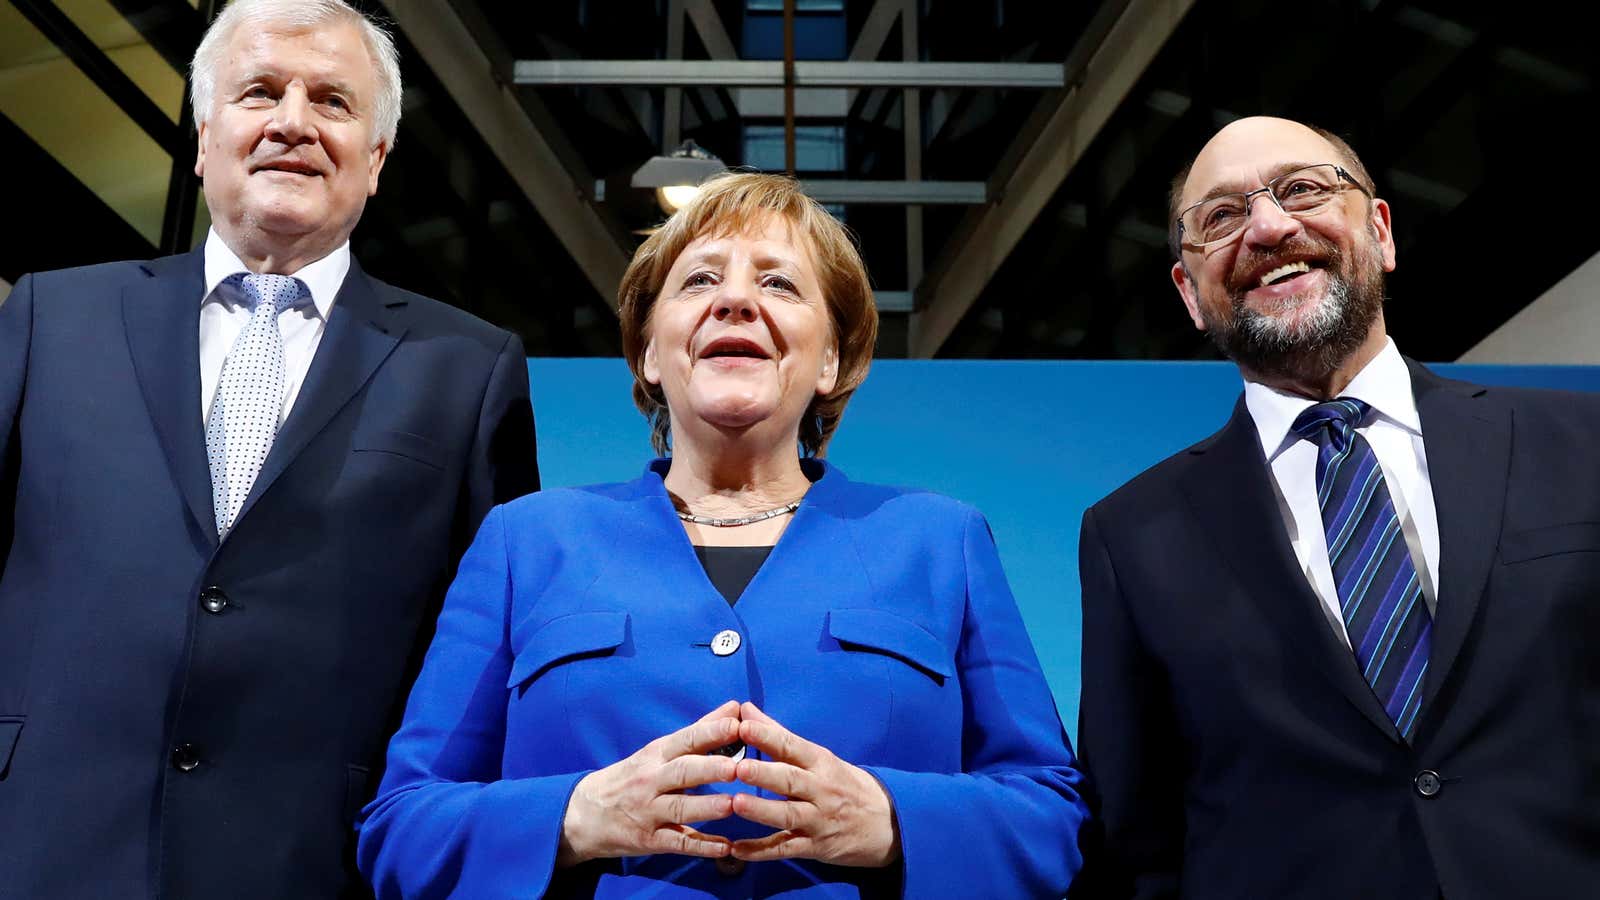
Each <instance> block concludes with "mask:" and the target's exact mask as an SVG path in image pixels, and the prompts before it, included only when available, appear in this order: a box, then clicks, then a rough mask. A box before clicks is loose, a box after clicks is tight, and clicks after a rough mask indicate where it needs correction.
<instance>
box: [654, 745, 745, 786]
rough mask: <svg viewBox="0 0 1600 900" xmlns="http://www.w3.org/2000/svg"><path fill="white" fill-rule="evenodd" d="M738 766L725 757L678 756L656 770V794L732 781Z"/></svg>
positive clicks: (702, 755) (704, 755)
mask: <svg viewBox="0 0 1600 900" xmlns="http://www.w3.org/2000/svg"><path fill="white" fill-rule="evenodd" d="M738 765H739V764H738V763H736V762H734V761H733V760H731V759H729V758H728V757H726V756H714V755H708V754H694V755H691V756H680V757H678V758H676V759H674V760H671V761H669V762H667V763H666V764H664V765H662V766H661V767H660V768H659V769H657V770H656V783H655V789H656V793H658V794H670V793H672V792H673V791H681V790H685V789H687V788H692V787H699V786H700V785H702V784H716V783H718V782H723V781H732V780H733V778H734V775H735V774H736V773H737V772H738Z"/></svg>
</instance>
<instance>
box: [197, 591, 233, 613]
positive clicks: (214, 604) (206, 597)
mask: <svg viewBox="0 0 1600 900" xmlns="http://www.w3.org/2000/svg"><path fill="white" fill-rule="evenodd" d="M200 608H201V609H203V610H205V611H206V612H208V613H211V614H212V615H214V616H216V615H221V614H222V611H223V610H225V609H227V608H228V595H227V594H224V593H223V592H222V588H219V587H208V588H206V589H205V590H203V591H201V592H200Z"/></svg>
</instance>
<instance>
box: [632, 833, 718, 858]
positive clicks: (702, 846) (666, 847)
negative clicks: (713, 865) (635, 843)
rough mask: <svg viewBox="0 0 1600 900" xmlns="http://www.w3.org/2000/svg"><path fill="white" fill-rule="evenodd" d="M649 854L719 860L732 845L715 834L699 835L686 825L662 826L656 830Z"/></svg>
mask: <svg viewBox="0 0 1600 900" xmlns="http://www.w3.org/2000/svg"><path fill="white" fill-rule="evenodd" d="M652 843H653V844H654V846H652V847H649V848H646V849H647V851H648V852H651V853H681V854H683V855H684V856H706V857H710V858H712V859H720V858H722V857H724V856H727V855H728V854H729V852H730V851H732V849H733V843H732V842H731V841H729V840H728V839H727V838H725V837H722V836H721V835H717V834H701V833H700V832H698V831H695V830H694V829H693V828H690V827H688V826H687V825H663V826H661V827H660V828H658V829H656V832H655V835H654V839H653V841H652Z"/></svg>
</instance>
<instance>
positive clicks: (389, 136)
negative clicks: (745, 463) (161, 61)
mask: <svg viewBox="0 0 1600 900" xmlns="http://www.w3.org/2000/svg"><path fill="white" fill-rule="evenodd" d="M338 21H345V22H350V23H352V24H354V25H356V26H357V27H358V28H360V29H361V39H362V40H363V41H364V42H365V43H366V45H367V55H368V56H370V57H371V58H372V68H373V70H374V71H373V74H374V75H375V76H376V79H375V80H376V81H377V85H378V91H377V96H375V97H374V98H373V104H372V111H373V114H372V133H373V144H374V145H376V144H378V143H382V144H384V145H385V146H386V147H388V148H389V149H390V150H393V149H394V140H395V130H396V129H397V128H399V127H400V92H401V85H400V52H399V51H398V50H396V49H395V46H394V38H393V37H391V36H390V35H389V32H388V31H387V30H385V29H384V27H383V26H381V25H379V24H378V23H377V22H375V21H373V20H372V19H371V18H370V17H369V16H367V15H365V14H364V13H362V12H361V11H360V10H358V9H356V8H355V7H353V6H351V5H350V4H348V3H346V2H344V0H234V2H232V3H229V4H228V6H227V8H225V9H223V11H222V12H221V13H220V14H218V16H217V18H216V20H215V21H213V22H212V23H211V27H210V28H208V29H206V33H205V37H203V38H201V39H200V46H199V47H197V48H195V51H194V60H193V61H192V62H190V63H189V78H190V85H191V86H190V91H189V102H190V104H191V105H192V106H193V107H194V122H195V125H196V126H197V127H198V126H199V125H200V124H202V123H204V122H205V121H206V120H207V119H208V118H209V117H210V115H211V109H212V103H213V102H214V98H215V96H216V88H217V70H218V69H219V68H221V65H222V57H223V54H224V53H226V52H227V49H228V42H229V40H230V39H231V38H232V37H233V33H234V32H235V31H236V30H237V29H238V28H240V27H241V26H244V25H253V26H256V27H262V26H267V25H277V26H284V25H287V26H289V27H291V28H311V27H314V26H317V25H325V24H327V23H329V22H338Z"/></svg>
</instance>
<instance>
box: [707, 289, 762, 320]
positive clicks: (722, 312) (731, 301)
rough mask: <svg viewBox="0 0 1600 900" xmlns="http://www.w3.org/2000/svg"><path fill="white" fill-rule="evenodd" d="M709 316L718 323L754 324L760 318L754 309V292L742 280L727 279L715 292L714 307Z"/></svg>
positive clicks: (759, 314)
mask: <svg viewBox="0 0 1600 900" xmlns="http://www.w3.org/2000/svg"><path fill="white" fill-rule="evenodd" d="M711 314H712V315H713V316H715V317H716V319H717V321H719V322H726V321H729V320H732V321H735V322H754V321H755V320H756V319H758V318H760V317H761V312H760V310H759V309H757V307H756V300H755V290H754V289H753V288H751V287H750V286H749V285H747V284H745V283H744V281H743V280H742V279H736V278H729V279H728V280H727V281H724V282H723V283H722V290H720V291H718V292H717V299H716V305H715V307H714V308H713V309H712V310H711Z"/></svg>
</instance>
